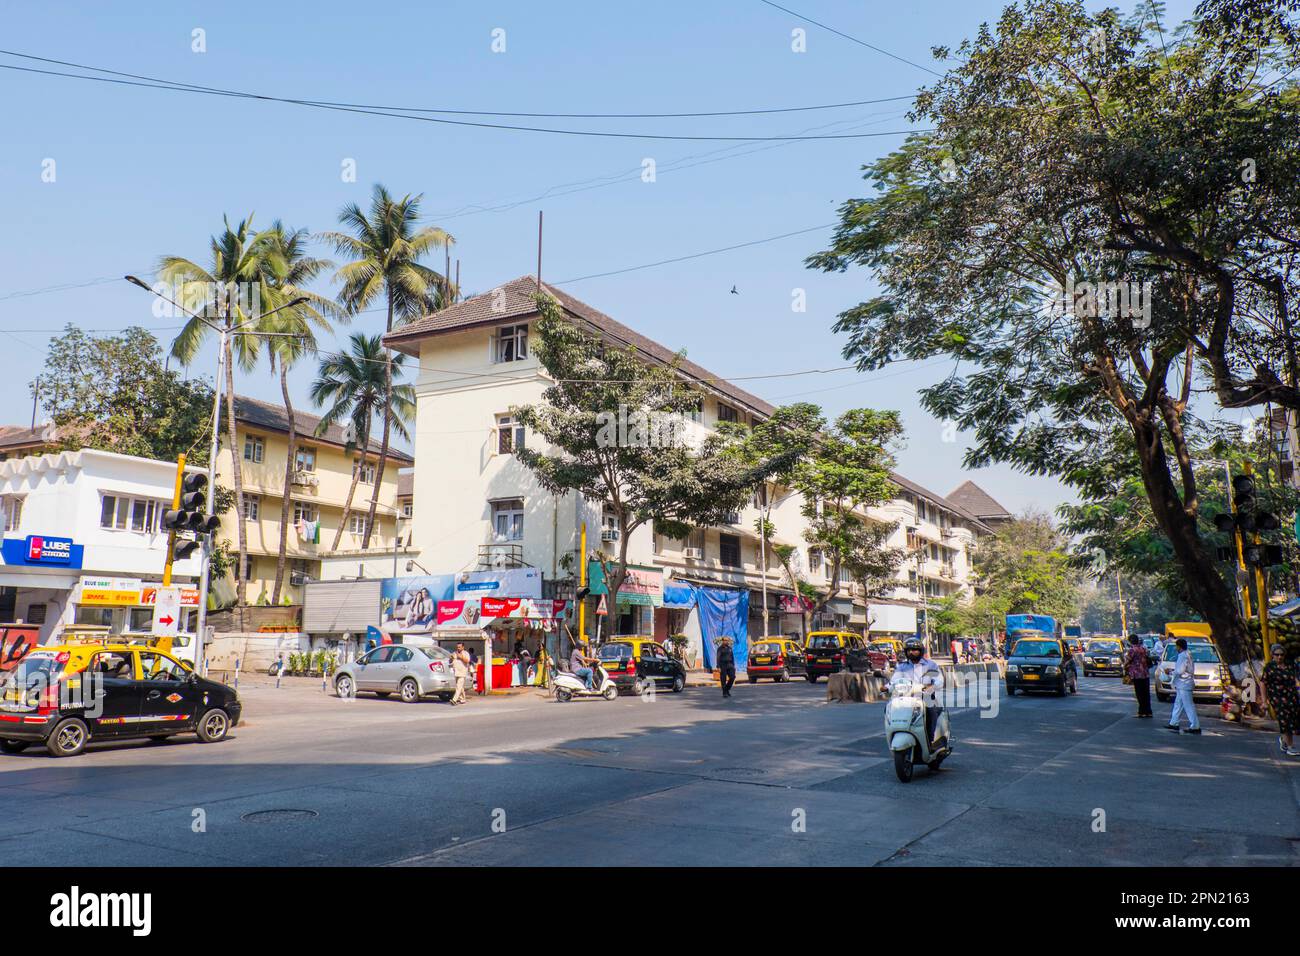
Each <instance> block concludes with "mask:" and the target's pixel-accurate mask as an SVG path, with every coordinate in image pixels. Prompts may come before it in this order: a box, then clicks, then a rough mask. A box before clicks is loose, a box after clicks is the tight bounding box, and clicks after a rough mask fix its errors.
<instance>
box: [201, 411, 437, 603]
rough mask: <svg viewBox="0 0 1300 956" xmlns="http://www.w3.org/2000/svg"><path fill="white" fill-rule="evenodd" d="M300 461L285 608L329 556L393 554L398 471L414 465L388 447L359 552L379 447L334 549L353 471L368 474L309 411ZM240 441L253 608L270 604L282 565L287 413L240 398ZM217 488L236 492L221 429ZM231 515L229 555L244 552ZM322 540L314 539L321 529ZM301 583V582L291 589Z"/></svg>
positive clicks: (339, 433)
mask: <svg viewBox="0 0 1300 956" xmlns="http://www.w3.org/2000/svg"><path fill="white" fill-rule="evenodd" d="M294 420H295V425H294V429H295V432H296V435H295V440H296V445H297V454H296V455H295V459H296V461H295V463H294V466H295V467H294V471H293V474H292V478H291V480H290V486H291V490H290V496H291V499H292V503H291V505H290V512H289V534H288V543H287V547H286V552H285V554H286V558H287V560H286V564H285V586H284V588H283V589H282V590H281V595H280V597H281V601H282V602H283V601H284V599H285V596H286V595H287V596H288V599H289V601H290V602H293V603H298V602H300V601H301V600H302V586H301V585H302V583H303V581H305V580H313V579H318V578H320V576H321V561H320V559H321V558H322V557H324V556H333V557H337V556H345V555H349V554H355V555H357V556H358V557H365V556H368V555H374V554H376V553H378V552H388V553H391V552H392V549H393V545H394V534H395V532H396V530H397V528H396V527H395V518H396V516H397V515H398V506H397V500H398V482H399V478H398V471H399V469H403V468H410V466H411V465H412V464H413V463H414V459H413V458H411V456H410V455H408V454H406V453H405V452H402V451H400V450H398V449H396V448H392V447H390V448H389V454H388V463H387V465H386V466H385V468H384V478H383V486H382V488H381V490H380V498H379V506H378V508H377V510H376V512H375V531H374V534H372V535H371V536H370V549H369V550H368V551H365V552H363V551H361V539H362V535H363V534H364V531H365V521H366V517H367V514H368V513H369V510H370V499H371V496H372V495H373V494H374V487H375V486H374V479H375V472H376V471H377V470H378V468H377V466H378V461H379V446H380V443H379V441H378V440H377V439H376V440H372V441H371V443H370V454H369V455H367V456H366V461H365V463H364V468H363V470H362V472H361V477H360V479H359V480H358V482H357V487H356V492H355V494H354V495H353V499H352V508H351V511H350V512H349V517H348V520H347V523H346V524H345V525H344V527H343V533H342V535H341V537H340V538H339V543H338V549H337V550H334V549H333V544H334V537H335V534H336V532H337V531H338V528H339V526H340V524H342V523H343V506H344V503H345V502H346V501H347V497H348V488H349V487H350V485H351V483H352V475H353V471H354V469H356V468H358V467H362V461H361V455H360V454H359V453H357V452H354V453H352V454H349V453H347V452H345V450H344V444H345V439H344V433H343V429H341V428H338V427H331V428H330V429H329V430H328V431H326V433H325V434H324V435H323V436H318V435H317V434H316V428H317V426H318V425H319V424H320V419H319V418H318V417H317V416H315V415H308V414H305V413H304V412H300V411H297V410H296V409H295V412H294ZM235 432H236V435H235V441H236V451H237V453H238V454H239V455H240V462H239V463H240V465H241V469H242V476H243V482H244V514H243V516H242V518H243V522H244V532H245V535H246V537H247V547H248V558H247V561H248V563H247V571H246V577H247V579H248V603H249V604H260V603H263V602H269V601H270V599H271V592H272V590H273V589H274V586H275V566H276V559H277V556H278V555H279V553H280V514H281V506H282V501H283V495H284V477H285V458H286V456H287V454H288V446H289V419H288V415H287V414H286V412H285V409H284V408H283V406H280V405H273V404H271V403H269V402H262V401H258V400H257V399H253V398H246V397H244V396H236V398H235ZM217 483H218V484H219V485H221V486H223V487H225V488H233V487H234V478H233V470H232V466H231V459H230V449H229V448H228V447H227V438H226V428H225V425H224V423H223V425H222V429H221V450H220V451H219V453H218V455H217ZM234 522H235V516H234V514H233V513H230V514H227V515H226V516H225V517H224V518H223V520H222V524H221V532H220V537H221V538H222V539H223V540H225V541H226V542H227V543H228V546H229V548H230V550H231V553H232V554H233V553H235V552H236V551H237V549H238V531H237V530H236V525H235V523H234ZM316 522H319V523H320V533H319V536H317V535H316V534H315V533H314V528H315V523H316ZM291 582H296V583H291Z"/></svg>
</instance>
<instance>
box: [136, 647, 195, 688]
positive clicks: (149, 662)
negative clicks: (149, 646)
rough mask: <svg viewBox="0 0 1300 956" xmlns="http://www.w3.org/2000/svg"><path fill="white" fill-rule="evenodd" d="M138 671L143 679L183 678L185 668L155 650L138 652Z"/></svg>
mask: <svg viewBox="0 0 1300 956" xmlns="http://www.w3.org/2000/svg"><path fill="white" fill-rule="evenodd" d="M140 673H141V674H143V675H144V679H145V680H171V681H182V680H185V668H183V667H181V665H180V664H178V663H177V662H176V661H174V660H172V659H171V658H170V657H164V656H163V655H162V654H159V653H158V652H157V651H141V652H140Z"/></svg>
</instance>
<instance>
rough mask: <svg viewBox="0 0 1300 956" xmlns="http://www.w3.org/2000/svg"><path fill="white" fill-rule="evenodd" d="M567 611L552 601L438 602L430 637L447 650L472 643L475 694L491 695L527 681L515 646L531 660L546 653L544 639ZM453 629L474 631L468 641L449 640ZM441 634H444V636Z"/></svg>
mask: <svg viewBox="0 0 1300 956" xmlns="http://www.w3.org/2000/svg"><path fill="white" fill-rule="evenodd" d="M567 607H568V602H567V601H555V600H548V599H542V598H492V597H484V598H465V599H463V600H459V601H439V602H438V610H437V626H436V627H435V628H434V630H433V634H432V635H431V636H433V637H434V638H435V639H436V640H437V641H438V643H439V644H442V645H443V646H444V647H446V646H448V644H447V641H448V640H449V639H450V640H451V641H452V643H451V646H453V647H454V646H455V641H456V640H462V641H466V642H467V643H468V641H469V640H474V641H476V642H477V643H480V644H481V645H482V647H483V654H482V656H481V657H480V659H479V668H478V672H477V674H475V677H474V680H475V689H476V690H478V691H479V692H480V693H491V691H492V689H493V688H503V687H515V686H519V685H520V684H521V683H523V682H524V680H525V679H526V678H527V674H526V673H521V670H522V668H520V666H519V663H520V661H519V658H518V657H517V656H515V654H514V648H515V646H516V645H517V644H522V646H523V647H524V648H526V649H527V650H528V652H529V655H530V656H531V657H532V658H534V659H536V658H537V657H539V656H540V655H539V652H540V651H541V650H542V649H544V648H545V644H546V641H545V637H546V635H547V634H549V633H552V632H554V631H555V630H556V628H557V626H558V625H557V623H556V622H557V619H559V618H561V617H562V616H563V615H564V613H565V610H566V609H567ZM452 630H455V631H456V632H457V633H458V634H464V633H465V632H468V631H472V632H474V635H475V636H474V637H473V638H467V637H463V636H457V637H452V636H451V635H450V634H447V632H449V631H452ZM444 634H447V636H446V637H444ZM488 661H490V662H491V666H490V669H489V670H488V671H487V674H486V676H487V683H486V685H485V683H484V677H485V672H484V664H485V662H488Z"/></svg>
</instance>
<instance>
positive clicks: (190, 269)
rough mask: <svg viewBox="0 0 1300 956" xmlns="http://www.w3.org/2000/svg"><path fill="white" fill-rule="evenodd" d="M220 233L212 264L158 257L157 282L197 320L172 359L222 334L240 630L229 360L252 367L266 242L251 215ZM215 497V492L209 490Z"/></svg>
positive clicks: (243, 599)
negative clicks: (174, 293) (212, 334)
mask: <svg viewBox="0 0 1300 956" xmlns="http://www.w3.org/2000/svg"><path fill="white" fill-rule="evenodd" d="M222 222H223V225H224V227H225V228H224V230H223V231H222V232H221V233H220V234H219V235H216V236H213V237H212V238H211V240H210V256H211V265H210V266H209V267H208V268H206V269H205V268H204V267H203V266H200V265H198V264H197V263H195V262H193V261H192V260H190V259H186V258H184V257H182V256H163V257H162V258H161V259H159V260H158V278H159V279H160V280H161V281H162V282H165V283H167V284H168V285H170V286H171V287H172V288H173V289H175V290H176V291H177V293H178V295H179V298H180V302H181V304H182V305H184V306H185V308H186V309H188V310H190V311H192V312H195V313H197V314H198V315H199V316H202V318H197V317H191V318H190V319H189V321H187V322H186V323H185V326H184V327H183V328H182V329H181V331H180V334H179V335H177V336H176V339H175V340H174V341H173V342H172V355H173V356H174V357H175V358H177V359H179V360H180V361H181V362H183V363H185V364H186V365H188V364H189V363H190V362H191V361H192V360H193V358H194V356H195V354H196V353H197V352H198V350H199V347H200V346H201V345H202V344H203V342H204V341H205V340H206V339H207V337H208V333H209V332H212V331H214V330H218V329H219V330H221V331H223V332H224V333H225V335H224V351H225V354H224V356H223V358H224V360H225V368H226V371H225V379H226V381H225V389H226V438H227V440H228V441H229V443H230V462H231V472H232V479H233V481H234V485H235V509H236V516H237V517H236V521H235V529H236V534H237V540H238V543H239V563H238V564H237V565H236V566H235V595H236V605H237V607H238V608H239V614H240V626H241V627H242V626H243V608H244V606H245V605H246V604H247V600H248V594H247V591H248V582H247V575H246V571H247V568H246V564H247V561H248V536H247V533H246V531H245V529H244V476H243V468H242V467H241V466H240V462H239V449H238V448H237V447H236V445H235V373H234V368H233V367H232V366H233V361H232V359H233V358H234V353H235V352H238V355H239V360H240V365H241V367H243V368H245V369H251V368H252V367H253V365H255V364H256V362H257V354H258V346H257V339H256V337H255V336H254V334H253V331H254V330H253V325H254V324H255V320H256V319H257V318H258V316H259V315H260V314H261V312H262V311H263V310H262V309H261V308H260V302H261V299H263V298H265V296H266V295H267V287H268V283H267V259H266V253H267V243H266V241H265V234H263V233H254V232H253V217H252V215H251V214H250V215H249V216H248V217H247V218H245V219H244V220H242V221H241V222H240V223H239V225H237V226H235V227H234V228H231V225H230V220H229V218H228V217H223V219H222ZM213 493H215V489H213Z"/></svg>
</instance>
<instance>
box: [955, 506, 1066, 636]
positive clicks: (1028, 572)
mask: <svg viewBox="0 0 1300 956" xmlns="http://www.w3.org/2000/svg"><path fill="white" fill-rule="evenodd" d="M974 558H975V561H974V577H975V588H976V591H977V594H978V596H977V599H976V602H975V605H974V606H973V607H972V608H971V610H970V612H969V613H970V617H969V618H968V623H969V624H971V625H973V627H972V628H971V629H972V630H974V631H977V632H984V631H987V630H988V623H987V621H985V620H983V619H984V618H985V616H993V617H996V618H998V619H999V620H998V621H997V624H998V626H999V627H1000V626H1001V625H1002V621H1001V620H1000V618H1003V617H1005V616H1006V615H1007V614H1048V615H1051V616H1052V617H1054V618H1056V619H1057V621H1059V622H1065V621H1072V620H1074V619H1075V618H1077V617H1078V614H1079V601H1080V597H1081V591H1080V578H1081V575H1080V574H1079V572H1078V571H1077V570H1076V569H1075V568H1074V567H1073V566H1072V564H1071V562H1070V556H1069V554H1068V553H1067V551H1066V541H1065V539H1064V537H1063V536H1062V535H1061V533H1060V532H1059V531H1058V530H1057V529H1056V528H1055V527H1053V525H1052V522H1051V519H1050V518H1048V517H1047V516H1046V515H1043V514H1035V513H1032V512H1031V513H1028V514H1024V515H1021V516H1020V517H1017V518H1016V519H1014V520H1012V521H1009V522H1007V523H1006V524H1005V525H1003V526H1002V527H1001V528H999V529H998V531H997V533H996V534H995V535H993V536H992V537H990V538H986V539H984V540H982V541H981V542H980V546H979V548H978V549H977V550H976V551H975V556H974Z"/></svg>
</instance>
